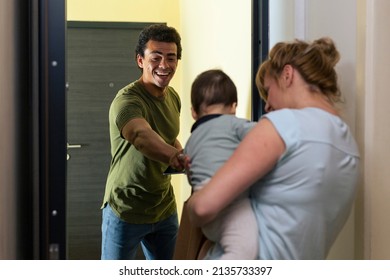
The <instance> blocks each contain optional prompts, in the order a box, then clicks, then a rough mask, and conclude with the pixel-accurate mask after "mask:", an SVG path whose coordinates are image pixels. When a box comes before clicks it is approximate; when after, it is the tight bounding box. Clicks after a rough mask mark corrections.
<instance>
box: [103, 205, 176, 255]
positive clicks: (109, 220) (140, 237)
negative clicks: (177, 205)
mask: <svg viewBox="0 0 390 280" xmlns="http://www.w3.org/2000/svg"><path fill="white" fill-rule="evenodd" d="M178 228H179V222H178V217H177V212H176V213H175V214H173V215H171V216H170V217H168V218H167V219H165V220H163V221H160V222H157V223H153V224H130V223H127V222H125V221H123V220H121V219H120V218H119V217H118V216H117V215H116V214H115V213H114V212H113V211H112V209H111V207H110V206H109V205H108V204H107V205H106V207H104V209H103V222H102V248H101V249H102V255H101V259H102V260H133V259H135V257H136V254H137V249H138V245H139V244H140V243H141V246H142V250H143V252H144V255H145V258H146V259H147V260H171V259H172V257H173V253H174V250H175V244H176V237H177V231H178Z"/></svg>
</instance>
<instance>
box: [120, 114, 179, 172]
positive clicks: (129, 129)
mask: <svg viewBox="0 0 390 280" xmlns="http://www.w3.org/2000/svg"><path fill="white" fill-rule="evenodd" d="M122 136H123V137H124V138H125V139H126V140H127V141H129V142H130V143H131V144H132V145H134V147H135V148H136V149H137V150H138V151H140V152H141V153H142V154H144V155H145V156H146V157H148V158H150V159H152V160H156V161H160V162H163V163H166V164H169V165H171V166H172V167H173V168H175V169H178V170H182V169H183V168H184V167H183V165H182V163H181V161H180V160H179V155H180V154H181V153H182V146H181V144H180V142H179V141H178V140H177V139H176V140H175V143H174V146H171V145H169V144H167V143H166V142H165V141H164V139H162V138H161V136H160V135H158V134H157V133H156V132H155V131H154V130H153V129H152V128H151V126H150V125H149V123H148V122H147V121H146V120H145V119H142V118H135V119H132V120H130V121H129V122H128V123H127V124H126V125H125V126H124V127H123V129H122Z"/></svg>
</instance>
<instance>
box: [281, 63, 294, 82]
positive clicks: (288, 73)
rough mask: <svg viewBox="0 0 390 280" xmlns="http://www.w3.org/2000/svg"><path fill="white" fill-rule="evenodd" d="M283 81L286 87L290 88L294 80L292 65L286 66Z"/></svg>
mask: <svg viewBox="0 0 390 280" xmlns="http://www.w3.org/2000/svg"><path fill="white" fill-rule="evenodd" d="M282 79H283V82H285V85H286V86H290V85H291V83H292V81H293V79H294V67H292V66H291V65H290V64H286V65H285V66H284V68H283V72H282Z"/></svg>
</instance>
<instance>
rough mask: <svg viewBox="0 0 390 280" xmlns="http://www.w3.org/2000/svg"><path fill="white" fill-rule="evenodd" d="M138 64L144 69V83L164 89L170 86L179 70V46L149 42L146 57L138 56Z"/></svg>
mask: <svg viewBox="0 0 390 280" xmlns="http://www.w3.org/2000/svg"><path fill="white" fill-rule="evenodd" d="M137 63H138V66H139V67H140V68H142V69H143V72H142V81H143V82H144V83H145V84H153V85H155V86H157V87H159V88H162V89H164V88H165V87H167V86H168V85H169V82H170V81H171V79H172V78H173V75H174V74H175V71H176V68H177V63H178V59H177V46H176V44H175V43H173V42H172V43H166V42H158V41H152V40H151V41H149V42H148V43H147V44H146V49H145V57H141V56H140V55H138V56H137Z"/></svg>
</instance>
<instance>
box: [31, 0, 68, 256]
mask: <svg viewBox="0 0 390 280" xmlns="http://www.w3.org/2000/svg"><path fill="white" fill-rule="evenodd" d="M30 9H31V11H30V14H31V19H32V22H31V26H32V28H31V32H30V37H31V51H32V58H33V59H32V60H33V61H32V64H31V65H32V67H31V75H32V77H33V85H32V90H33V96H34V111H35V113H34V116H35V118H36V120H35V121H34V124H33V125H32V127H33V142H34V143H35V144H34V148H33V154H34V156H33V160H34V165H35V166H36V167H35V168H34V169H35V170H34V178H33V184H34V193H35V196H34V205H35V207H34V212H35V215H34V220H35V224H36V225H35V229H34V232H35V234H36V236H37V237H36V238H35V240H36V241H37V243H38V244H36V245H35V247H36V248H35V251H36V253H35V258H39V259H65V256H66V252H65V248H66V247H65V245H66V234H65V233H66V232H65V226H66V225H65V224H66V217H65V215H66V212H65V205H66V116H65V112H66V102H65V92H66V90H65V81H66V77H65V75H66V72H65V62H66V53H65V43H66V41H65V38H66V33H65V30H66V0H35V1H32V2H31V8H30Z"/></svg>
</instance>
